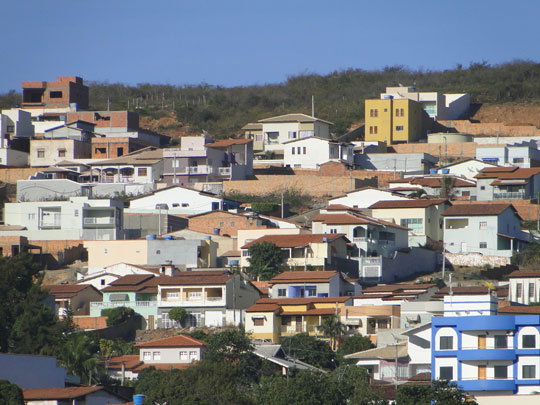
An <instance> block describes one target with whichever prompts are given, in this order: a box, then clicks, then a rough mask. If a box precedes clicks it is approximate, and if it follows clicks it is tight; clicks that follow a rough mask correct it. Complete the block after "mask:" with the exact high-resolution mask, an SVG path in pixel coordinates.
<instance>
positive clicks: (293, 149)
mask: <svg viewBox="0 0 540 405" xmlns="http://www.w3.org/2000/svg"><path fill="white" fill-rule="evenodd" d="M295 150H296V149H295V148H294V146H293V147H292V148H291V153H292V154H293V155H294V154H295V153H294V151H295Z"/></svg>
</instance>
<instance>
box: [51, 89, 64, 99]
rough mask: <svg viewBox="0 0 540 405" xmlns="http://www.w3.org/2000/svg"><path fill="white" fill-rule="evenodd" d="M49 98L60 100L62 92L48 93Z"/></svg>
mask: <svg viewBox="0 0 540 405" xmlns="http://www.w3.org/2000/svg"><path fill="white" fill-rule="evenodd" d="M49 97H50V98H62V92H61V91H51V92H49Z"/></svg>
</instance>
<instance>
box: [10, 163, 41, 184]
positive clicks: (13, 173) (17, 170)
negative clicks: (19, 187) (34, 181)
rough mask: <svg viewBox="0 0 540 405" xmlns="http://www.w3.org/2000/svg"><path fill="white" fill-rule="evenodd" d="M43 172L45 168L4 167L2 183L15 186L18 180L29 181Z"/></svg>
mask: <svg viewBox="0 0 540 405" xmlns="http://www.w3.org/2000/svg"><path fill="white" fill-rule="evenodd" d="M42 170H43V168H35V167H9V168H4V167H2V168H0V181H2V182H4V183H12V184H15V183H17V180H28V177H30V176H33V175H34V174H36V173H38V172H41V171H42Z"/></svg>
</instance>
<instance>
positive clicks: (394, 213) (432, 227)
mask: <svg viewBox="0 0 540 405" xmlns="http://www.w3.org/2000/svg"><path fill="white" fill-rule="evenodd" d="M449 205H450V204H449V202H448V201H447V200H444V199H422V200H401V201H379V202H377V203H375V204H373V205H371V206H370V207H369V211H367V213H368V214H369V215H371V216H373V217H375V218H379V219H382V220H384V221H388V222H393V223H395V224H399V225H401V226H404V227H407V228H409V246H416V245H424V244H425V243H426V242H427V241H428V240H430V239H431V240H433V241H440V240H442V238H443V228H442V217H441V214H442V212H443V211H444V210H446V208H448V207H449Z"/></svg>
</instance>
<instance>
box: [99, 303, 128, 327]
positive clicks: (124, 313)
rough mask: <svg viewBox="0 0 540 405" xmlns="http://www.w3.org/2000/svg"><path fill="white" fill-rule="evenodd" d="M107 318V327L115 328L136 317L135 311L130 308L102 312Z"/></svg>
mask: <svg viewBox="0 0 540 405" xmlns="http://www.w3.org/2000/svg"><path fill="white" fill-rule="evenodd" d="M101 315H102V316H106V317H107V326H115V325H118V324H121V323H123V322H126V321H127V320H129V319H131V318H133V317H134V316H135V311H134V310H133V309H132V308H128V307H117V308H107V309H103V310H102V311H101Z"/></svg>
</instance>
